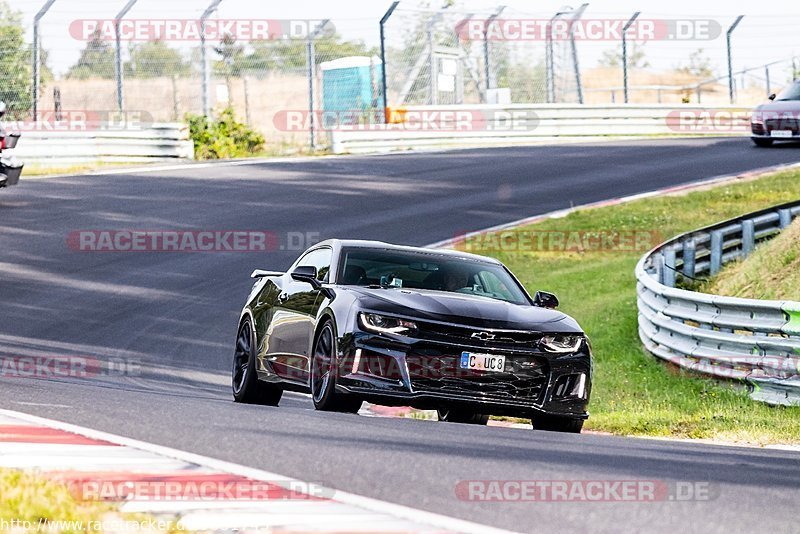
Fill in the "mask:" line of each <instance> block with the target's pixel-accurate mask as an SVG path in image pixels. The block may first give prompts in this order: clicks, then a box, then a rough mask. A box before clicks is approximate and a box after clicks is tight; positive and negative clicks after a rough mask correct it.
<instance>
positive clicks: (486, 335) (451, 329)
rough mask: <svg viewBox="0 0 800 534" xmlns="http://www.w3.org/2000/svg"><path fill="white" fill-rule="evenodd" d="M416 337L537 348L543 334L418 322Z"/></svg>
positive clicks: (493, 345)
mask: <svg viewBox="0 0 800 534" xmlns="http://www.w3.org/2000/svg"><path fill="white" fill-rule="evenodd" d="M416 337H418V338H421V339H425V340H430V341H438V342H443V343H452V344H455V345H468V346H477V347H494V348H536V347H537V346H538V344H539V340H540V339H541V338H542V334H541V333H539V332H520V331H514V330H488V329H486V330H484V329H480V328H470V327H465V326H453V325H444V324H435V323H424V322H417V334H416Z"/></svg>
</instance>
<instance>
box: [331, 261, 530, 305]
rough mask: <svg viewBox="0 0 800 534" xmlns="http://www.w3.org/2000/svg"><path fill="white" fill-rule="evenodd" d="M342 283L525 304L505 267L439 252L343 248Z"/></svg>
mask: <svg viewBox="0 0 800 534" xmlns="http://www.w3.org/2000/svg"><path fill="white" fill-rule="evenodd" d="M341 272H342V276H340V278H339V283H340V284H342V285H358V286H370V285H375V286H379V285H380V286H389V287H398V288H399V287H405V288H411V289H426V290H433V291H446V292H450V293H462V294H466V295H475V296H480V297H487V298H493V299H496V300H504V301H507V302H513V303H515V304H528V303H529V302H528V300H527V298H526V297H525V294H524V293H523V291H522V290H521V288H520V287H519V285H518V284H517V283H516V281H515V280H514V278H513V277H512V276H511V275H510V274H509V273H508V271H506V269H505V268H504V267H503V266H501V265H497V264H494V263H488V262H482V261H479V260H472V259H469V258H458V257H451V256H445V255H442V254H435V253H432V254H426V253H415V252H404V251H393V250H375V249H349V250H348V249H345V250H344V251H343V260H342V271H341Z"/></svg>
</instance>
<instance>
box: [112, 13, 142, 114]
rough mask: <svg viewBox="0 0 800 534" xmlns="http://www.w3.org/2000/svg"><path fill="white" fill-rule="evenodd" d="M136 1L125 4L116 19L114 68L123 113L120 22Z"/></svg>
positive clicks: (120, 109) (118, 101) (119, 102)
mask: <svg viewBox="0 0 800 534" xmlns="http://www.w3.org/2000/svg"><path fill="white" fill-rule="evenodd" d="M136 1H137V0H128V3H127V4H125V7H123V8H122V11H120V12H119V13H117V16H116V17H115V18H114V34H115V38H116V50H115V53H114V66H115V67H116V71H117V109H118V110H119V111H120V112H121V111H122V107H123V101H122V38H121V37H120V35H119V21H120V20H122V18H123V17H124V16H125V15H127V14H128V11H130V10H131V8H132V7H133V5H134V4H135V3H136Z"/></svg>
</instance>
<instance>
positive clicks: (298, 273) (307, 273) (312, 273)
mask: <svg viewBox="0 0 800 534" xmlns="http://www.w3.org/2000/svg"><path fill="white" fill-rule="evenodd" d="M292 279H294V280H297V281H298V282H306V283H308V284H311V285H312V286H313V287H314V289H317V288H319V286H320V283H319V280H317V268H316V267H314V266H313V265H301V266H300V267H297V268H296V269H295V270H294V271H292Z"/></svg>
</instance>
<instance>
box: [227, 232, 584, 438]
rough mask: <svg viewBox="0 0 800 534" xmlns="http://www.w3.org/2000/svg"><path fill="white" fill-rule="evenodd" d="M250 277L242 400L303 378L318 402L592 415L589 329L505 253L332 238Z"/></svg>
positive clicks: (458, 414)
mask: <svg viewBox="0 0 800 534" xmlns="http://www.w3.org/2000/svg"><path fill="white" fill-rule="evenodd" d="M252 277H253V278H254V279H255V284H254V285H253V288H252V291H251V292H250V295H249V297H248V298H247V303H246V304H245V306H244V309H243V310H242V313H241V318H240V320H239V326H238V334H237V337H236V348H235V352H234V357H233V370H232V385H233V397H234V400H235V401H236V402H245V403H257V404H268V405H277V404H278V402H279V401H280V399H281V395H282V394H283V391H285V390H291V391H303V392H307V393H310V394H311V397H312V399H313V403H314V407H315V408H316V409H318V410H326V411H337V412H350V413H356V412H357V411H358V410H359V409H360V407H361V405H362V402H363V401H369V402H371V403H375V404H383V405H395V406H413V407H416V408H420V409H427V410H437V412H438V416H439V420H441V421H450V422H458V423H470V424H486V422H487V420H488V418H489V416H490V415H508V416H516V417H523V418H530V419H531V421H532V423H533V428H534V429H542V430H553V431H562V432H580V430H581V428H582V426H583V422H584V420H585V419H586V418H587V417H588V412H587V405H588V403H589V395H590V393H591V385H592V355H591V347H590V344H589V340H588V339H587V337H586V335H585V334H584V332H583V331H582V329H581V328H580V326H579V325H578V323H577V322H576V321H575V320H574V319H572V318H571V317H569V316H568V315H565V314H564V313H561V312H558V311H556V309H555V308H556V307H557V306H558V300H557V299H556V297H555V296H554V295H552V294H550V293H546V292H542V291H540V292H537V293H536V294H535V296H534V297H531V296H530V295H529V294H528V292H527V291H526V290H525V288H524V287H523V286H522V284H521V283H520V282H519V281H518V280H517V278H516V277H515V276H514V275H513V274H512V273H511V271H509V270H508V269H507V268H506V267H505V266H504V265H503V264H502V263H500V262H499V261H497V260H494V259H491V258H486V257H482V256H477V255H473V254H468V253H463V252H458V251H445V250H432V249H425V248H414V247H406V246H398V245H390V244H386V243H380V242H375V241H352V240H329V241H325V242H322V243H319V244H317V245H315V246H313V247H311V248H310V249H309V250H307V251H306V252H304V253H303V254H301V255H300V257H299V258H298V259H297V260H296V261H295V262H294V264H293V265H292V266H291V268H290V269H289V270H288V271H287V272H275V271H260V270H257V271H255V272H254V273H253V275H252Z"/></svg>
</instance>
